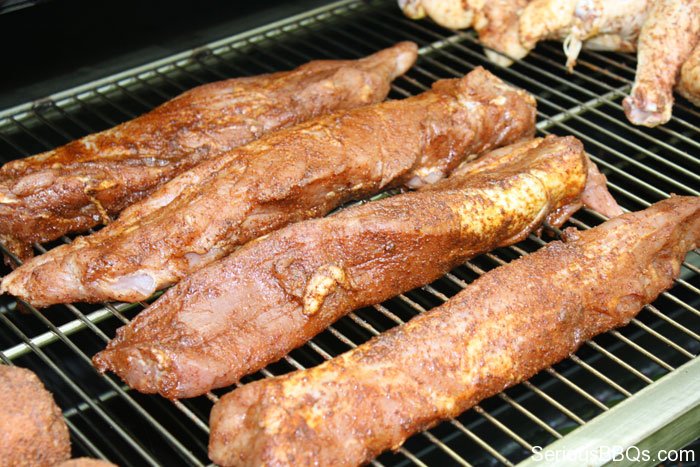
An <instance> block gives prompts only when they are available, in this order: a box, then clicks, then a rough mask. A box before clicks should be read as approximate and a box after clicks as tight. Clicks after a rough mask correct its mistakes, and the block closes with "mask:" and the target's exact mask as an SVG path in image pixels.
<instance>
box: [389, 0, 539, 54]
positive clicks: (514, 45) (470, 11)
mask: <svg viewBox="0 0 700 467" xmlns="http://www.w3.org/2000/svg"><path fill="white" fill-rule="evenodd" d="M528 1H529V0H494V1H485V0H399V7H400V8H401V10H402V11H403V13H404V14H405V15H406V16H408V17H409V18H411V19H421V18H424V17H425V16H428V17H430V18H431V19H432V20H433V21H435V22H436V23H437V24H439V25H440V26H443V27H446V28H450V29H466V28H469V27H471V26H474V29H475V30H476V31H477V33H478V34H479V39H480V40H481V42H483V43H484V45H486V47H488V48H487V49H486V51H485V53H486V56H487V57H488V59H489V60H491V61H492V62H494V63H497V64H499V65H502V66H509V65H510V64H511V63H512V60H510V59H509V58H507V57H511V58H515V59H520V58H523V57H524V56H525V55H527V52H528V50H526V49H525V48H524V47H523V46H522V45H521V44H520V39H519V37H518V17H519V15H520V12H521V11H522V9H523V8H524V7H525V5H527V3H528ZM491 49H493V50H491ZM504 55H506V56H507V57H506V56H504Z"/></svg>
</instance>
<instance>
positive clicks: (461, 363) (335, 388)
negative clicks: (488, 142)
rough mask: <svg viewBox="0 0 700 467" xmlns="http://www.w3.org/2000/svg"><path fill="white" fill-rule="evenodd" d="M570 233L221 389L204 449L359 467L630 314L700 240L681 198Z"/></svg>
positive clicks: (233, 457) (237, 457) (695, 207)
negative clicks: (401, 313)
mask: <svg viewBox="0 0 700 467" xmlns="http://www.w3.org/2000/svg"><path fill="white" fill-rule="evenodd" d="M564 238H565V242H560V241H556V242H552V243H550V244H549V245H548V246H546V247H544V248H542V249H541V250H539V251H537V252H536V253H533V254H530V255H529V256H526V257H524V258H521V259H519V260H516V261H513V262H511V263H509V264H507V265H505V266H502V267H499V268H497V269H495V270H492V271H490V272H488V273H486V274H484V275H483V276H482V277H481V278H479V279H477V280H476V281H475V282H473V283H472V284H470V285H469V286H468V287H467V288H466V289H464V290H463V291H462V292H460V293H459V294H457V295H456V296H455V297H453V298H452V299H450V300H449V301H448V302H447V303H445V304H444V305H442V306H440V307H438V308H435V309H433V310H431V311H429V312H426V313H423V314H421V315H420V316H417V317H416V318H414V319H413V320H411V321H410V322H409V323H407V324H405V325H402V326H399V327H396V328H393V329H391V330H389V331H387V332H385V333H383V334H382V335H380V336H378V337H375V338H374V339H372V340H370V341H369V342H367V343H365V344H363V345H361V346H359V347H357V348H356V349H354V350H351V351H349V352H347V353H345V354H343V355H341V356H339V357H336V358H334V359H332V360H330V361H328V362H326V363H323V364H321V365H319V366H317V367H315V368H312V369H310V370H304V371H297V372H294V373H291V374H288V375H284V376H281V377H276V378H272V379H265V380H259V381H256V382H253V383H250V384H247V385H245V386H243V387H241V388H239V389H237V390H235V391H233V392H231V393H229V394H226V395H225V396H224V397H222V398H221V399H220V400H219V401H218V402H217V403H216V404H215V405H214V408H213V409H212V411H211V418H210V426H211V436H210V438H209V457H210V458H211V459H212V460H213V461H214V462H215V463H217V464H219V465H222V466H229V465H237V466H248V465H263V464H265V465H277V466H281V465H333V466H353V465H358V464H362V463H364V462H367V461H369V460H370V459H372V458H373V457H374V456H376V455H377V454H379V453H380V452H382V451H384V450H387V449H396V448H398V447H399V446H401V444H402V443H403V442H404V441H405V439H406V438H407V437H408V436H410V435H411V434H413V433H416V432H418V431H421V430H425V429H427V428H430V427H431V426H434V425H435V424H437V423H438V422H439V421H441V420H444V419H447V418H450V417H455V416H457V415H458V414H460V413H462V412H463V411H464V410H466V409H468V408H470V407H472V406H473V405H474V404H476V403H478V402H479V401H480V400H482V399H484V398H486V397H489V396H492V395H494V394H497V393H498V392H500V391H502V390H503V389H504V388H507V387H509V386H513V385H515V384H517V383H519V382H520V381H523V380H525V379H527V378H530V377H531V376H533V375H534V374H536V373H537V372H538V371H541V370H543V369H545V368H547V367H549V366H550V365H553V364H554V363H556V362H558V361H560V360H562V359H564V358H566V357H567V356H568V355H570V354H571V353H572V352H574V351H576V349H577V348H578V347H580V346H581V345H582V344H583V343H584V342H585V341H586V340H588V339H590V338H592V337H593V336H595V335H597V334H600V333H602V332H605V331H608V330H610V329H613V328H615V327H618V326H621V325H624V324H626V323H628V322H629V321H630V319H632V318H633V317H634V316H635V315H636V314H637V312H638V311H639V310H640V308H641V307H642V306H643V305H644V304H647V303H650V302H651V301H652V300H654V299H655V298H656V297H657V296H658V295H659V294H660V293H661V292H663V291H664V290H666V289H668V288H669V287H670V286H671V285H672V284H673V280H674V278H676V277H678V274H679V272H680V265H681V262H682V261H683V258H684V257H685V254H686V252H687V251H688V250H691V249H693V248H696V247H697V246H698V244H699V242H700V198H695V197H674V198H671V199H669V200H665V201H662V202H659V203H657V204H655V205H653V206H652V207H650V208H648V209H646V210H644V211H640V212H636V213H629V214H624V215H622V216H619V217H617V218H615V219H613V220H610V221H608V222H606V223H604V224H603V225H601V226H599V227H596V228H594V229H591V230H588V231H583V232H578V231H575V230H574V229H567V231H566V232H565V236H564ZM533 278H537V279H536V280H533Z"/></svg>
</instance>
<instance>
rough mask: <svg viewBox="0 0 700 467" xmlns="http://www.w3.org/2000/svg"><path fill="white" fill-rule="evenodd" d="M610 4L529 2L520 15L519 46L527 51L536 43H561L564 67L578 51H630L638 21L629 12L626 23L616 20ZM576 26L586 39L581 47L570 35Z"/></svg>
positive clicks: (566, 0)
mask: <svg viewBox="0 0 700 467" xmlns="http://www.w3.org/2000/svg"><path fill="white" fill-rule="evenodd" d="M593 1H597V0H593ZM623 1H624V2H629V1H631V0H623ZM614 3H615V2H607V1H605V2H603V3H602V4H598V3H594V4H591V2H590V1H589V0H533V1H532V2H530V3H529V4H528V5H527V6H526V7H525V8H524V9H523V12H522V14H521V15H520V19H519V30H520V41H521V44H522V46H523V47H524V48H525V49H526V50H527V51H528V52H529V51H530V50H532V49H533V48H535V46H536V45H537V43H538V42H539V41H543V40H564V41H565V43H564V50H565V53H566V54H567V56H568V57H571V58H570V59H569V60H568V61H567V65H571V66H573V64H574V63H575V59H576V57H578V54H579V52H580V49H581V48H584V49H591V50H601V51H619V52H630V51H634V50H635V48H634V46H635V44H634V42H633V40H634V36H635V34H634V27H635V24H637V22H638V21H639V20H640V15H639V14H637V13H634V12H633V14H631V15H630V17H629V18H628V21H629V23H627V22H622V21H618V20H620V18H619V17H617V16H616V15H617V14H618V10H617V9H616V8H615V7H614V5H613V4H614ZM577 18H578V19H577ZM577 26H579V27H581V28H582V33H583V34H585V37H586V39H585V41H583V43H582V44H579V43H577V42H576V40H575V37H574V36H572V33H573V31H574V28H575V27H577ZM596 28H600V29H599V30H597V29H596ZM606 31H610V32H606Z"/></svg>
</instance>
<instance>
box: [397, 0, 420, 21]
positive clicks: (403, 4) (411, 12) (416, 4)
mask: <svg viewBox="0 0 700 467" xmlns="http://www.w3.org/2000/svg"><path fill="white" fill-rule="evenodd" d="M399 8H401V11H403V14H404V15H406V16H408V17H409V18H411V19H423V18H425V8H423V0H399Z"/></svg>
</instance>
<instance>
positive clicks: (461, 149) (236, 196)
mask: <svg viewBox="0 0 700 467" xmlns="http://www.w3.org/2000/svg"><path fill="white" fill-rule="evenodd" d="M534 124H535V100H534V99H533V98H532V96H530V95H529V94H527V93H525V92H524V91H521V90H517V89H514V88H512V87H510V86H507V85H506V84H504V83H503V82H502V81H501V80H499V79H498V78H496V77H495V76H493V75H492V74H491V73H489V72H487V71H486V70H484V69H483V68H478V69H476V70H474V71H472V72H471V73H469V74H468V75H467V76H465V77H464V78H461V79H451V80H442V81H438V82H436V83H435V84H433V88H432V90H430V91H428V92H425V93H423V94H421V95H418V96H414V97H410V98H407V99H403V100H400V101H390V102H385V103H383V104H378V105H376V106H370V107H363V108H360V109H355V110H351V111H348V112H346V113H339V114H334V115H331V116H327V117H320V118H317V119H315V120H311V121H309V122H306V123H303V124H301V125H297V126H296V127H294V128H291V129H287V130H281V131H278V132H275V133H273V134H271V135H268V136H265V137H263V138H261V139H259V140H258V141H255V142H253V143H250V144H248V145H246V146H243V147H240V148H238V149H236V150H233V151H232V152H230V153H228V154H227V155H225V156H223V157H219V158H216V159H215V160H212V161H207V162H204V163H202V164H200V165H198V166H197V167H195V168H194V169H192V170H190V171H188V172H185V173H184V174H182V175H180V176H179V177H177V178H175V179H174V180H172V181H171V182H169V183H167V184H166V185H164V186H162V187H161V188H160V189H158V190H157V191H156V192H155V193H154V194H153V195H152V196H151V197H150V198H148V199H147V200H145V201H144V203H141V204H147V205H149V206H151V208H149V209H148V210H147V211H149V210H150V212H148V213H147V214H146V215H144V214H143V212H142V211H143V210H142V209H141V206H140V205H139V204H137V205H135V206H133V207H131V208H129V209H127V210H125V211H124V213H123V214H122V215H121V216H120V218H119V220H118V221H116V222H114V223H112V224H111V225H109V226H107V227H105V228H104V229H102V230H100V231H99V232H97V233H95V234H93V235H90V236H88V237H80V238H78V239H76V240H75V241H74V242H73V243H72V244H70V245H62V246H59V247H58V248H55V249H53V250H51V251H49V252H48V253H46V254H44V255H42V256H39V257H36V258H34V259H32V260H31V261H29V262H27V263H25V264H24V265H23V266H21V267H20V268H18V269H16V270H15V271H14V272H12V273H11V274H9V275H8V276H6V277H5V278H4V280H3V281H2V285H0V291H3V292H8V293H11V294H13V295H16V296H18V297H21V298H23V299H25V300H27V301H29V302H31V303H32V304H34V305H35V306H48V305H50V304H54V303H66V302H72V301H91V302H95V301H105V300H125V301H137V300H143V299H145V298H147V297H149V296H150V295H151V294H152V293H153V292H155V291H156V290H158V289H161V288H163V287H166V286H168V285H170V284H173V283H175V282H177V281H179V280H181V279H182V278H183V277H185V276H186V275H188V274H191V273H192V272H194V271H196V270H198V269H200V268H202V267H204V266H206V265H207V264H209V263H211V262H213V261H215V260H216V259H218V258H221V257H222V256H225V255H227V254H228V253H230V252H231V251H233V250H234V249H236V248H237V247H238V246H240V245H242V244H244V243H246V242H248V241H250V240H252V239H254V238H257V237H259V236H261V235H265V234H267V233H269V232H271V231H273V230H276V229H279V228H281V227H283V226H284V225H286V224H288V223H291V222H296V221H299V220H302V219H306V218H310V217H319V216H321V215H323V214H326V213H327V212H329V211H330V210H331V209H333V208H335V207H337V206H338V205H340V204H342V203H345V202H347V201H349V200H352V199H361V198H364V197H367V196H369V195H371V194H373V193H377V192H379V191H381V190H384V189H387V188H392V187H398V186H408V187H412V188H415V187H418V186H420V185H422V184H430V183H435V182H437V181H438V180H440V179H442V178H443V177H445V176H446V175H447V174H449V173H450V172H451V171H452V170H453V169H454V168H455V167H456V166H457V165H458V164H459V163H460V162H461V161H462V160H463V159H464V158H465V157H467V156H468V155H470V154H475V153H480V152H483V151H485V150H488V149H491V148H494V147H498V146H503V145H505V144H510V143H513V142H515V141H517V140H519V139H521V138H523V137H527V136H531V135H532V134H533V133H534Z"/></svg>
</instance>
